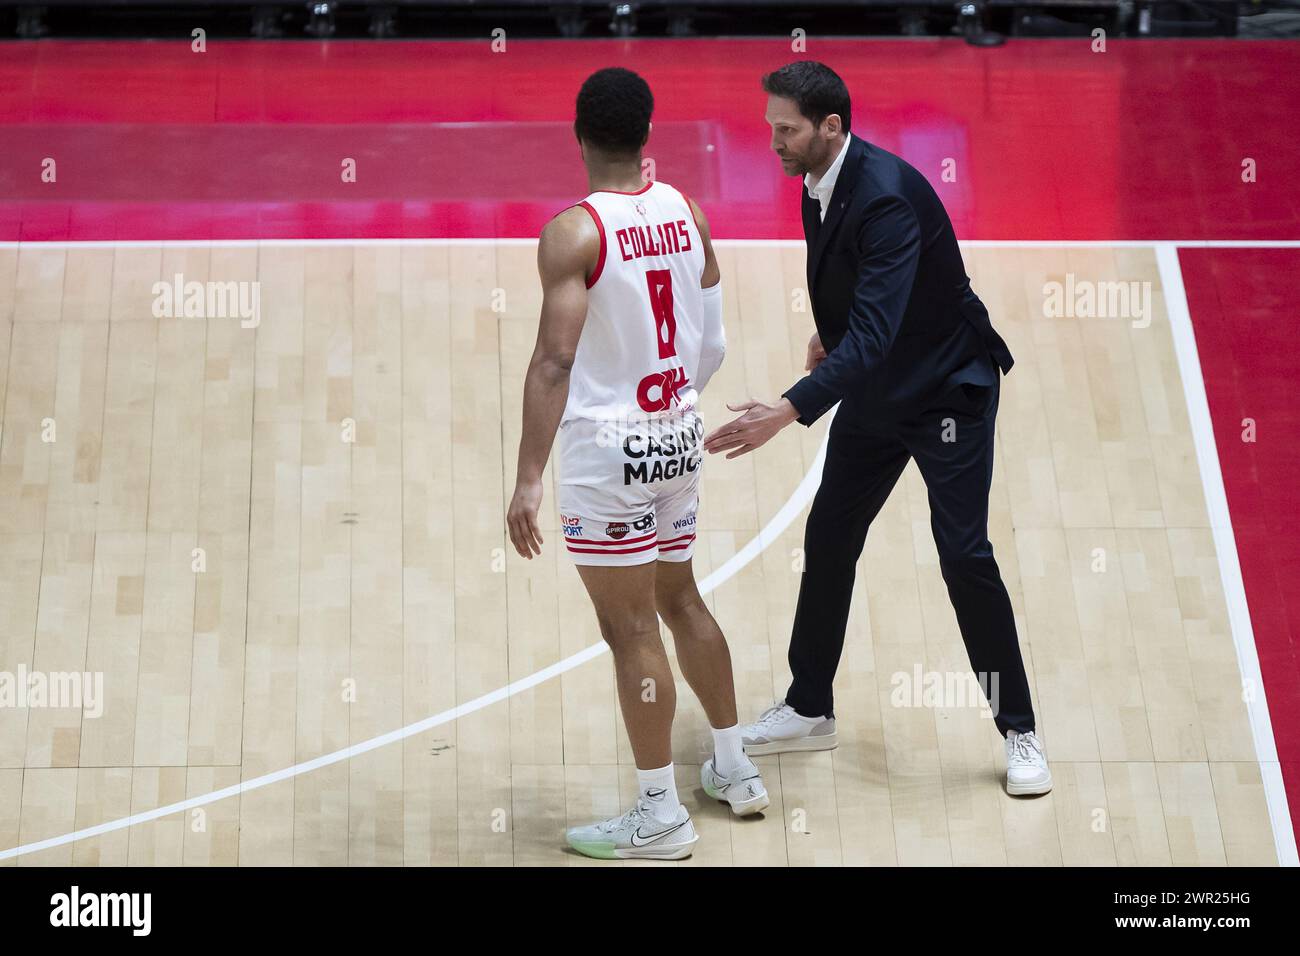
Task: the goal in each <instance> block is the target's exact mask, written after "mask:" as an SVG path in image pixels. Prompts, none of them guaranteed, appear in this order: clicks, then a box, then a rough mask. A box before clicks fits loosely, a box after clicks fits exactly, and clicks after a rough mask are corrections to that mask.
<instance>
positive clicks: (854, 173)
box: [803, 136, 867, 291]
mask: <svg viewBox="0 0 1300 956" xmlns="http://www.w3.org/2000/svg"><path fill="white" fill-rule="evenodd" d="M866 153H867V146H866V143H865V142H864V141H863V140H862V139H859V138H858V137H857V136H854V137H853V140H852V142H850V143H849V151H848V153H847V154H846V155H845V157H844V163H843V165H842V166H840V174H839V178H837V179H836V180H835V189H834V191H833V192H832V193H831V201H830V208H829V209H827V210H826V219H825V220H824V221H822V222H821V223H820V224H819V227H818V228H817V230H816V232H815V234H814V236H813V238H812V239H810V240H809V242H808V283H809V285H810V286H811V285H812V281H813V277H814V276H816V275H817V267H818V266H820V265H821V260H822V253H823V252H825V251H826V243H827V241H828V240H829V239H830V237H831V233H833V232H834V231H835V227H836V226H838V225H839V224H840V220H841V219H843V218H844V210H845V209H846V208H847V207H848V204H849V198H850V197H851V196H852V195H853V190H854V188H855V187H856V186H857V184H858V178H859V176H858V174H859V167H860V166H861V165H862V161H863V159H864V158H865V157H866ZM803 192H804V197H805V201H804V235H805V236H807V235H808V234H809V233H808V206H809V204H811V206H812V217H813V221H814V222H816V221H817V220H818V219H819V218H820V215H819V209H820V207H819V206H818V203H817V200H816V199H814V198H812V197H811V196H809V195H808V190H807V188H805V189H804V191H803ZM810 291H811V290H810Z"/></svg>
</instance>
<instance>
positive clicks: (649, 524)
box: [632, 511, 655, 531]
mask: <svg viewBox="0 0 1300 956" xmlns="http://www.w3.org/2000/svg"><path fill="white" fill-rule="evenodd" d="M654 526H655V516H654V512H653V511H651V512H649V513H648V514H644V515H642V516H641V517H640V518H637V519H636V520H635V521H633V522H632V530H634V531H649V530H650V529H652V528H653V527H654Z"/></svg>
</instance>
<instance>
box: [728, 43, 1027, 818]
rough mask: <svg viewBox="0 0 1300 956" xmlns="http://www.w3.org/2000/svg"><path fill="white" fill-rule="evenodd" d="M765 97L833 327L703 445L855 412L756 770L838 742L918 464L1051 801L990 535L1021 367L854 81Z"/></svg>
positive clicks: (955, 597)
mask: <svg viewBox="0 0 1300 956" xmlns="http://www.w3.org/2000/svg"><path fill="white" fill-rule="evenodd" d="M763 89H764V91H765V92H767V94H768V101H767V114H766V120H767V122H768V124H769V125H770V126H771V128H772V148H773V150H774V151H775V152H776V153H777V155H778V156H779V157H780V159H781V168H782V170H783V171H784V172H785V173H786V174H787V175H791V176H803V177H804V184H805V186H806V189H805V190H803V191H802V204H803V228H804V238H805V239H806V241H807V245H808V266H807V268H808V291H809V295H810V297H811V300H812V304H813V315H814V321H815V324H816V328H817V331H816V333H815V334H814V335H813V337H812V340H811V341H810V342H809V346H808V356H807V362H806V365H805V367H806V369H807V370H808V372H809V374H808V375H806V376H805V377H804V378H802V379H801V380H800V381H798V382H796V383H795V384H794V385H793V386H792V387H791V388H789V389H788V390H787V391H786V392H784V393H783V395H782V398H781V399H780V400H779V401H777V402H775V403H772V404H768V403H765V402H758V401H749V402H743V403H740V404H738V405H729V406H728V407H729V408H731V409H732V410H733V411H742V410H743V411H744V414H743V415H741V416H740V417H739V418H736V419H735V420H733V421H731V422H729V423H727V424H725V425H722V426H721V427H719V428H718V429H716V430H715V431H713V432H712V433H710V434H709V435H708V436H707V437H706V439H705V443H704V447H705V449H707V450H708V451H709V452H711V453H717V452H720V451H728V452H729V454H728V455H727V457H728V458H734V457H736V456H737V455H741V454H744V453H746V452H749V451H752V450H753V449H755V448H758V447H759V446H761V445H763V444H764V443H765V442H767V441H768V440H769V439H770V438H771V437H772V436H773V435H775V434H776V433H777V432H778V431H780V430H781V429H782V428H784V427H785V426H786V425H788V424H789V423H790V422H793V421H798V422H799V423H800V424H802V425H805V426H808V425H812V423H813V422H815V421H816V420H817V419H818V418H820V417H821V416H822V415H823V414H825V413H826V412H827V411H829V410H830V409H831V407H832V406H834V405H835V404H836V403H837V402H839V403H840V407H839V409H838V411H837V412H836V414H835V416H834V418H833V420H832V422H831V425H830V435H829V439H828V445H827V451H826V464H825V467H824V470H823V472H822V480H821V486H820V488H819V489H818V491H817V494H816V496H815V498H814V499H813V503H812V508H811V510H810V512H809V514H808V524H807V528H806V531H805V539H804V552H805V553H804V559H805V563H804V571H803V575H802V578H801V580H800V584H799V602H798V606H797V609H796V611H795V618H794V627H793V631H792V633H791V636H790V655H789V657H790V670H791V673H792V676H793V680H792V682H791V684H790V688H789V691H788V692H787V693H786V696H785V699H784V701H781V702H778V703H777V705H776V706H774V707H772V708H770V709H768V710H767V711H766V712H765V713H764V714H763V715H761V716H760V717H759V718H758V720H757V721H756V722H755V723H753V724H750V725H748V726H747V728H746V729H745V731H744V734H745V748H746V750H747V751H749V753H751V754H752V755H756V756H757V755H763V754H772V753H784V752H790V751H799V750H826V749H830V748H832V747H834V746H835V745H836V737H835V718H834V709H833V700H832V690H831V686H832V683H833V681H834V678H835V670H836V668H837V667H838V665H839V660H840V654H841V651H842V649H843V646H844V632H845V628H846V626H847V623H848V615H849V603H850V599H851V596H852V592H853V582H854V575H855V566H856V563H857V560H858V558H859V556H860V555H861V553H862V547H863V544H864V542H865V540H866V534H867V528H868V527H869V526H870V524H871V521H872V519H873V518H875V516H876V514H877V513H878V512H879V511H880V508H881V506H882V505H884V503H885V499H886V498H888V497H889V493H890V491H891V490H892V489H893V487H894V485H895V483H896V482H897V481H898V477H899V475H900V474H901V473H902V471H903V468H904V466H906V464H907V462H908V461H909V459H912V458H915V459H916V463H917V466H918V468H919V469H920V472H921V476H922V478H924V480H925V484H926V488H927V490H928V492H929V501H930V526H931V529H932V530H933V533H934V541H935V544H936V546H937V547H938V552H939V563H940V568H941V569H942V572H943V579H944V581H945V583H946V584H947V586H948V596H949V598H950V600H951V601H952V605H953V608H954V610H955V611H956V615H957V623H958V625H959V627H960V629H961V636H962V640H963V641H964V642H965V645H966V651H967V654H968V655H969V658H970V663H971V667H972V669H973V670H974V671H975V674H976V675H977V677H978V678H979V680H980V683H981V685H982V686H983V687H984V689H985V692H986V695H987V696H989V698H990V704H991V705H992V707H993V711H994V717H995V722H996V726H997V728H998V730H999V731H1000V732H1001V733H1002V735H1003V736H1004V738H1006V744H1005V749H1006V752H1007V764H1008V774H1007V789H1008V792H1010V793H1013V794H1030V793H1045V792H1047V791H1048V790H1050V789H1051V774H1050V772H1049V770H1048V767H1047V759H1046V756H1045V754H1044V752H1043V748H1042V745H1041V744H1040V742H1039V740H1038V738H1037V736H1036V735H1035V733H1034V713H1033V708H1032V705H1031V704H1030V699H1029V683H1028V680H1027V679H1026V677H1025V668H1024V663H1023V661H1022V660H1021V657H1020V648H1019V644H1018V643H1017V639H1016V625H1015V619H1014V617H1013V614H1012V610H1011V601H1010V599H1009V598H1008V596H1007V590H1006V587H1005V586H1004V585H1003V583H1002V577H1001V575H1000V573H999V571H998V565H997V562H996V561H995V560H994V558H993V547H992V545H991V544H990V543H989V539H988V495H989V485H990V482H991V480H992V475H993V436H994V419H995V416H996V414H997V407H998V392H999V372H1002V373H1005V372H1007V371H1009V370H1010V368H1011V364H1012V359H1011V353H1010V352H1009V351H1008V350H1007V346H1006V343H1005V342H1003V341H1002V338H1001V337H1000V336H999V335H998V333H997V332H996V331H994V329H993V326H992V324H991V323H990V321H989V315H988V311H987V310H986V309H985V307H984V305H983V303H981V302H980V300H979V298H978V297H977V296H976V295H975V293H974V292H973V291H972V290H971V287H970V279H969V278H968V277H967V276H966V271H965V266H964V264H963V263H962V258H961V252H960V249H959V248H958V245H957V239H956V236H955V234H954V233H953V228H952V223H951V222H950V221H949V219H948V214H947V213H946V212H945V211H944V208H943V205H942V204H941V203H940V201H939V198H938V196H937V195H935V192H934V190H933V188H931V186H930V184H929V183H928V182H927V181H926V179H925V177H923V176H922V175H921V174H920V173H919V172H917V171H916V170H915V169H914V168H912V167H911V166H910V165H908V164H907V163H905V162H904V161H903V160H902V159H900V158H899V157H897V156H894V155H893V154H891V153H888V152H886V151H885V150H883V149H881V148H880V147H878V146H873V145H872V144H870V143H867V142H865V141H864V140H862V139H859V138H857V137H855V136H852V135H851V134H850V132H849V129H850V119H851V117H850V103H849V93H848V89H847V88H846V87H845V85H844V82H843V81H842V80H841V79H840V77H839V76H838V75H836V74H835V72H834V71H833V70H831V69H830V68H829V67H827V66H825V65H824V64H821V63H816V62H812V61H802V62H798V63H791V64H789V65H787V66H785V67H782V68H781V69H779V70H777V71H775V72H774V73H771V74H768V75H767V76H765V77H763ZM991 687H996V688H997V693H996V694H990V693H989V690H990V688H991Z"/></svg>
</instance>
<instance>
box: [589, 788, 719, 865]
mask: <svg viewBox="0 0 1300 956" xmlns="http://www.w3.org/2000/svg"><path fill="white" fill-rule="evenodd" d="M565 837H566V838H567V839H568V841H569V846H571V847H573V848H574V849H575V850H577V851H578V852H579V853H581V854H583V855H584V856H591V857H595V858H596V859H598V860H680V859H681V858H682V857H684V856H690V855H691V851H692V848H693V847H694V846H695V842H696V841H697V840H699V836H697V835H696V833H695V825H694V824H692V823H691V815H690V813H689V812H688V811H687V809H686V808H685V807H684V806H682V805H681V804H678V805H677V816H676V817H674V818H673V820H672V822H671V823H664V822H663V821H662V820H659V819H657V818H656V817H655V816H654V815H653V814H652V813H651V812H650V807H649V806H648V805H647V804H646V802H645V800H643V799H638V800H637V802H636V806H635V807H633V808H632V809H631V810H629V811H627V813H625V814H623V815H622V816H621V817H614V818H613V819H612V820H605V821H604V822H602V823H593V824H591V825H590V826H585V827H570V828H569V829H568V830H567V831H566V832H565Z"/></svg>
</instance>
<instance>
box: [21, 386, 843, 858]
mask: <svg viewBox="0 0 1300 956" xmlns="http://www.w3.org/2000/svg"><path fill="white" fill-rule="evenodd" d="M838 410H839V406H838V405H837V406H836V407H835V408H832V409H831V410H830V412H828V413H827V415H826V421H827V424H828V427H827V429H826V434H825V435H824V436H823V437H822V443H821V446H820V447H819V448H818V449H817V455H816V457H815V458H814V459H813V463H812V467H810V468H809V469H808V472H807V474H805V475H804V476H803V480H802V481H800V482H799V486H798V487H797V488H795V490H794V493H793V494H791V495H790V497H789V498H788V499H787V500H786V502H785V504H784V505H782V506H781V510H780V511H778V512H777V513H776V514H775V515H773V517H772V519H771V520H770V521H769V522H768V523H767V524H765V525H764V526H763V528H762V529H761V530H760V531H759V532H758V534H756V535H755V536H754V537H753V538H751V539H750V540H749V541H748V542H747V543H746V544H745V546H744V547H743V548H741V549H740V550H739V551H737V552H736V553H735V554H733V555H732V556H731V557H730V558H728V559H727V561H726V562H725V563H724V564H723V565H722V567H720V568H718V569H717V570H715V571H714V572H713V573H712V574H710V575H708V576H707V577H706V578H705V579H704V580H703V581H701V582H700V585H699V589H700V593H701V594H708V593H709V592H710V591H712V590H713V589H714V588H717V587H718V586H720V585H722V584H724V583H725V582H726V581H727V580H728V579H730V578H731V577H732V576H733V575H735V574H736V572H738V571H739V570H740V569H741V568H743V567H744V566H745V565H747V564H749V562H750V561H753V560H754V558H755V557H757V556H758V555H759V554H761V553H762V552H763V550H764V549H765V548H766V547H767V546H768V545H769V544H771V543H772V542H773V541H775V540H776V539H777V538H779V537H780V536H781V534H782V533H783V532H784V531H785V529H786V528H788V527H789V526H790V523H791V522H792V521H794V519H795V518H796V517H797V516H798V515H799V512H800V511H802V510H803V508H804V506H805V505H807V504H808V502H810V501H811V500H812V497H813V494H814V493H816V491H817V486H818V485H820V484H821V478H822V464H823V463H824V462H825V460H826V443H827V442H828V441H829V440H830V428H829V423H830V421H831V419H833V418H834V417H835V413H836V411H838ZM608 649H609V646H608V645H607V644H606V643H605V642H604V641H601V642H599V643H597V644H593V645H591V646H590V647H587V648H584V649H583V650H581V651H579V652H578V653H576V654H572V655H570V656H569V657H566V658H564V660H561V661H556V662H555V663H554V664H552V665H550V666H549V667H544V668H542V669H541V670H539V671H536V672H535V673H532V674H529V675H528V676H527V677H523V678H520V679H519V680H517V681H512V682H511V683H509V684H506V685H505V686H504V687H498V688H497V689H496V690H494V691H489V692H488V693H486V694H483V695H482V696H480V697H475V698H474V699H473V700H470V701H466V702H465V703H463V704H458V705H457V706H455V707H452V708H451V709H449V710H444V711H442V712H441V713H438V714H434V715H433V716H431V717H425V718H424V719H423V720H417V721H416V722H415V723H413V724H407V725H406V726H405V727H402V728H399V729H398V730H393V731H389V732H388V733H386V734H381V735H380V736H378V737H372V738H371V739H370V740H366V741H362V742H361V743H359V744H353V745H352V746H350V747H344V748H343V749H342V750H336V751H334V752H333V753H328V754H324V755H322V756H320V757H315V758H313V759H312V760H306V761H304V762H302V763H299V764H294V765H293V766H292V767H286V768H284V769H283V770H276V771H273V772H271V773H267V774H263V775H262V776H260V777H254V778H253V779H251V780H244V781H241V782H240V783H237V784H232V785H231V786H229V787H225V788H223V789H221V790H214V791H213V792H212V793H207V794H203V795H202V796H198V797H190V798H189V799H188V800H181V801H179V802H177V803H169V804H167V806H165V807H157V808H155V809H153V810H146V811H144V812H142V813H135V814H132V815H131V816H129V817H122V818H121V819H118V820H110V821H108V822H106V823H100V824H96V825H95V826H93V827H86V828H84V829H82V830H74V831H73V832H71V833H65V834H64V835H63V836H58V837H51V838H49V839H48V840H37V841H36V842H34V843H25V844H23V845H21V846H16V847H13V848H12V849H8V850H0V860H8V859H12V858H13V857H17V856H22V855H23V854H26V853H36V852H37V851H39V850H48V849H50V848H52V847H56V846H62V845H63V844H65V843H75V842H76V841H78V840H85V839H88V838H89V837H94V836H100V835H102V834H105V833H112V832H113V831H114V830H122V829H125V828H126V827H130V826H135V825H136V824H137V823H148V822H149V821H151V820H157V819H159V818H160V817H166V816H171V815H172V814H173V813H181V812H183V811H185V810H191V809H193V808H195V807H201V806H203V805H205V804H208V803H216V802H217V801H218V800H224V799H225V798H226V797H235V796H239V795H240V794H244V793H247V792H249V791H250V790H258V789H260V788H262V787H266V786H269V785H271V784H273V783H278V782H279V781H281V780H288V779H289V778H290V777H297V776H299V775H300V774H304V773H308V772H309V771H312V770H316V769H317V768H319V767H327V766H329V765H330V764H334V763H338V762H339V761H342V760H348V759H350V758H352V757H358V756H360V755H361V754H364V753H367V752H369V751H371V750H376V749H378V748H379V747H383V746H386V745H388V744H391V743H395V742H397V741H399V740H404V739H405V738H407V737H411V736H414V735H415V734H419V733H423V732H424V731H426V730H431V729H433V728H434V727H439V726H441V725H442V724H446V723H450V722H451V721H453V720H457V719H459V718H461V717H465V716H467V715H469V714H472V713H474V712H475V711H477V710H482V709H483V708H484V707H489V706H491V705H492V704H495V703H499V702H500V701H503V700H507V699H508V698H510V697H513V696H514V695H515V694H518V693H520V692H522V691H525V690H528V689H529V688H532V687H536V686H537V685H538V684H542V683H545V682H546V681H548V680H550V679H551V678H552V677H556V676H558V675H560V674H563V673H564V672H565V671H571V670H573V669H574V668H575V667H579V666H581V665H583V664H585V663H587V661H590V660H594V659H595V658H597V657H599V656H600V655H601V654H603V653H605V651H606V650H608Z"/></svg>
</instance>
